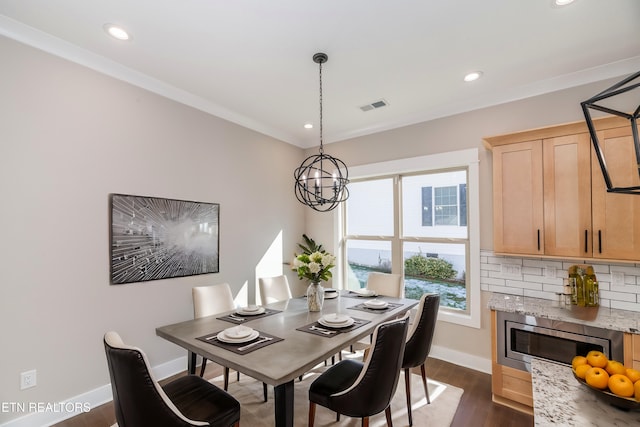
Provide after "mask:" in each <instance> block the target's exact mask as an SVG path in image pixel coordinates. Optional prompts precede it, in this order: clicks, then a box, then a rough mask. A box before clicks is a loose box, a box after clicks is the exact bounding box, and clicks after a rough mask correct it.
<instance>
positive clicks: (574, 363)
mask: <svg viewBox="0 0 640 427" xmlns="http://www.w3.org/2000/svg"><path fill="white" fill-rule="evenodd" d="M586 364H587V358H586V357H584V356H574V357H573V359H572V360H571V367H572V368H573V370H574V371H577V369H576V368H577V367H578V366H579V365H586Z"/></svg>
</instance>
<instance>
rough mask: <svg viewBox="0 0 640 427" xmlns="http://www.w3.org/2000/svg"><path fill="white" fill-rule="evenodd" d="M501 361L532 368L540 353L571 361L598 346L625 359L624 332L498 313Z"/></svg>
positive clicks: (563, 361)
mask: <svg viewBox="0 0 640 427" xmlns="http://www.w3.org/2000/svg"><path fill="white" fill-rule="evenodd" d="M497 321H498V324H497V340H496V345H497V351H498V363H500V364H501V365H505V366H510V367H512V368H515V369H520V370H522V371H529V372H531V365H530V363H531V359H532V358H533V357H537V358H540V359H546V360H550V361H553V362H558V363H563V364H566V365H571V360H572V359H573V357H574V356H576V355H578V354H580V355H586V354H587V353H588V352H589V351H591V350H599V351H602V352H603V353H604V354H606V355H607V357H608V358H610V359H614V360H619V361H623V360H624V333H623V332H621V331H613V330H609V329H602V328H597V327H594V326H588V325H582V324H578V323H571V322H565V321H559V320H550V319H543V318H539V317H534V316H526V315H522V314H517V313H507V312H502V311H499V312H498V313H497Z"/></svg>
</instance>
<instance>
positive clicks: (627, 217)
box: [592, 126, 640, 260]
mask: <svg viewBox="0 0 640 427" xmlns="http://www.w3.org/2000/svg"><path fill="white" fill-rule="evenodd" d="M598 140H599V143H600V145H601V148H602V151H603V152H604V157H605V159H606V161H607V166H608V168H609V174H610V175H611V178H612V181H613V184H614V185H616V186H636V185H640V178H639V177H638V165H637V163H636V154H635V149H634V146H633V137H632V135H631V127H630V126H627V127H623V128H615V129H609V130H605V131H601V132H598ZM592 162H593V185H592V199H593V201H592V203H593V240H594V242H593V256H594V258H606V259H620V260H638V259H640V195H635V194H614V193H607V187H606V185H605V183H604V178H603V177H602V172H601V171H600V166H599V164H598V161H597V159H596V157H595V154H594V155H593V160H592Z"/></svg>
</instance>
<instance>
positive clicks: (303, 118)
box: [0, 0, 640, 147]
mask: <svg viewBox="0 0 640 427" xmlns="http://www.w3.org/2000/svg"><path fill="white" fill-rule="evenodd" d="M105 23H115V24H119V25H121V26H123V27H125V28H126V29H127V30H128V31H129V32H130V33H131V34H132V37H133V39H132V40H131V41H128V42H118V41H116V40H114V39H111V38H109V37H107V36H106V33H105V32H104V30H103V25H104V24H105ZM0 34H3V35H5V36H8V37H11V38H14V39H17V40H19V41H22V42H24V43H27V44H30V45H32V46H35V47H38V48H40V49H43V50H46V51H49V52H51V53H54V54H56V55H59V56H62V57H65V58H68V59H70V60H73V61H75V62H78V63H81V64H84V65H86V66H89V67H91V68H94V69H97V70H99V71H102V72H104V73H107V74H109V75H112V76H114V77H117V78H120V79H122V80H126V81H129V82H131V83H133V84H136V85H139V86H142V87H144V88H147V89H149V90H151V91H154V92H156V93H159V94H162V95H165V96H168V97H170V98H173V99H176V100H178V101H180V102H183V103H185V104H188V105H192V106H194V107H196V108H199V109H201V110H204V111H207V112H210V113H212V114H214V115H216V116H219V117H222V118H225V119H227V120H230V121H232V122H235V123H238V124H240V125H243V126H246V127H248V128H251V129H255V130H257V131H259V132H262V133H264V134H267V135H270V136H273V137H275V138H278V139H281V140H284V141H286V142H289V143H291V144H294V145H297V146H300V147H312V146H316V145H318V143H319V136H318V128H319V126H317V124H318V121H319V99H318V98H319V94H318V65H317V64H315V63H314V62H313V61H312V59H311V58H312V56H313V54H314V53H316V52H320V51H322V52H325V53H327V54H328V55H329V61H328V62H327V63H326V64H325V65H323V91H324V119H323V128H324V142H325V143H330V142H334V141H339V140H343V139H346V138H350V137H354V136H359V135H366V134H369V133H373V132H378V131H381V130H385V129H392V128H395V127H399V126H404V125H408V124H411V123H417V122H421V121H425V120H430V119H434V118H437V117H443V116H447V115H451V114H455V113H459V112H463V111H469V110H473V109H476V108H480V107H484V106H488V105H494V104H498V103H502V102H507V101H510V100H514V99H520V98H525V97H528V96H532V95H537V94H541V93H545V92H550V91H553V90H558V89H562V88H567V87H571V86H576V85H580V84H585V83H589V82H593V81H597V80H601V79H604V78H610V77H618V76H626V75H629V74H631V73H634V72H637V71H638V70H640V1H639V0H576V1H575V2H574V3H573V4H571V5H569V6H567V7H564V8H559V7H557V6H555V5H554V4H553V0H456V1H452V0H440V1H435V0H108V1H104V0H101V1H99V0H0ZM0 58H2V56H1V53H0ZM2 60H6V59H0V61H2ZM473 70H482V71H483V72H484V76H483V78H482V79H480V80H478V81H476V82H474V83H464V82H463V81H462V78H463V76H464V74H466V73H467V72H469V71H473ZM603 89H604V88H603ZM594 95H595V94H594ZM379 99H385V100H386V101H387V102H388V104H389V106H387V107H384V108H381V109H376V110H372V111H369V112H362V111H361V110H360V108H359V107H360V106H362V105H365V104H369V103H371V102H374V101H377V100H379ZM306 122H313V123H314V124H316V127H315V128H314V129H312V130H306V129H304V128H303V124H304V123H306Z"/></svg>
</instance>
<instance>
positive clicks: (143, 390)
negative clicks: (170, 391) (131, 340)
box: [104, 332, 208, 427]
mask: <svg viewBox="0 0 640 427" xmlns="http://www.w3.org/2000/svg"><path fill="white" fill-rule="evenodd" d="M104 349H105V353H106V356H107V365H108V366H109V376H110V378H111V391H112V393H113V406H114V410H115V414H116V421H117V422H118V426H119V427H131V426H133V427H137V426H160V425H161V426H166V427H169V426H193V425H208V423H204V422H201V421H194V420H190V419H189V418H187V417H185V416H184V415H183V414H182V413H181V412H180V411H179V410H178V408H176V407H175V405H174V404H173V402H171V400H170V399H169V397H168V396H167V395H166V393H165V392H164V390H163V389H162V387H160V384H158V382H157V381H156V380H155V378H153V375H152V374H151V370H150V369H149V366H150V365H149V361H148V360H147V357H146V355H145V354H144V353H143V352H142V350H140V349H139V348H136V347H131V346H127V345H125V344H124V343H123V342H122V339H121V338H120V335H118V334H117V333H116V332H107V333H106V334H105V336H104Z"/></svg>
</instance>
